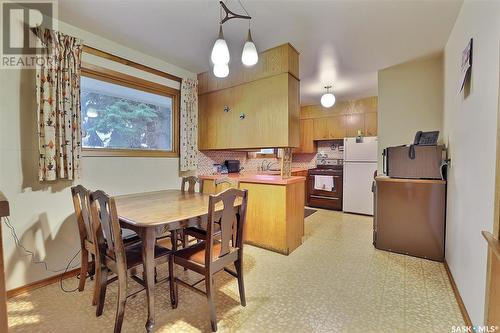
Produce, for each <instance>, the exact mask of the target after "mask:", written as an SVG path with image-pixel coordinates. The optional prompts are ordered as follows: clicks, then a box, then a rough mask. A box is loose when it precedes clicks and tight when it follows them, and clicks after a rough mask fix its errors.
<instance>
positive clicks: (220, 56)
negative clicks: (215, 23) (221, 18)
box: [210, 24, 230, 65]
mask: <svg viewBox="0 0 500 333" xmlns="http://www.w3.org/2000/svg"><path fill="white" fill-rule="evenodd" d="M210 59H211V60H212V63H213V64H214V65H227V64H229V59H230V56H229V48H228V47H227V43H226V41H225V40H224V33H223V32H222V24H221V25H220V26H219V37H217V40H216V41H215V43H214V47H213V48H212V54H211V55H210Z"/></svg>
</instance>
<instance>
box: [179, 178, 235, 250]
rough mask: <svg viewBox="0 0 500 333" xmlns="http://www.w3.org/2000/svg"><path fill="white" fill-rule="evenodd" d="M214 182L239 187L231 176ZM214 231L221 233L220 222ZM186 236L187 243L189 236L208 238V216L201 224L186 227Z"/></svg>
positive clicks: (199, 238) (229, 186)
mask: <svg viewBox="0 0 500 333" xmlns="http://www.w3.org/2000/svg"><path fill="white" fill-rule="evenodd" d="M214 184H215V187H216V188H217V186H218V185H221V184H225V185H227V188H236V187H238V183H237V182H236V181H235V180H233V179H231V178H229V177H221V178H218V179H216V180H215V181H214ZM227 188H226V189H227ZM214 232H216V233H220V223H219V222H216V223H215V226H214ZM184 236H185V238H184V239H185V240H184V242H185V243H187V241H186V239H187V236H191V237H194V238H196V239H197V240H198V241H200V240H204V239H206V238H207V220H206V218H202V219H201V221H199V226H196V227H189V228H186V229H184ZM183 247H185V246H183Z"/></svg>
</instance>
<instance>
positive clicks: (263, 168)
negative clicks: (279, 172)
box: [260, 160, 267, 171]
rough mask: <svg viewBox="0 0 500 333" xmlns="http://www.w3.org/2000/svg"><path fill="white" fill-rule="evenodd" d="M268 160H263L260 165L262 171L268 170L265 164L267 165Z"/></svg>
mask: <svg viewBox="0 0 500 333" xmlns="http://www.w3.org/2000/svg"><path fill="white" fill-rule="evenodd" d="M266 162H267V160H263V161H262V163H260V171H266V168H265V167H264V163H266Z"/></svg>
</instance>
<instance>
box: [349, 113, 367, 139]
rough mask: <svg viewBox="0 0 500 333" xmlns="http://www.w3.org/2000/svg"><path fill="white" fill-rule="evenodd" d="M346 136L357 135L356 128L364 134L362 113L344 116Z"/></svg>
mask: <svg viewBox="0 0 500 333" xmlns="http://www.w3.org/2000/svg"><path fill="white" fill-rule="evenodd" d="M345 124H346V137H354V136H357V135H358V130H360V131H361V134H362V135H364V130H365V117H364V114H362V113H353V114H348V115H346V116H345Z"/></svg>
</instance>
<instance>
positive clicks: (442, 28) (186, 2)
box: [59, 0, 462, 105]
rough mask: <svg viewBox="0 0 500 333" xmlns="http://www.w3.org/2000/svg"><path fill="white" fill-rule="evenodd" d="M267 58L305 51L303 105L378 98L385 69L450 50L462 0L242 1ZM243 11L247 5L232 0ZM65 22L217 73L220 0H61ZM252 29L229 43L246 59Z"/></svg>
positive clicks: (235, 32) (227, 30)
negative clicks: (287, 49)
mask: <svg viewBox="0 0 500 333" xmlns="http://www.w3.org/2000/svg"><path fill="white" fill-rule="evenodd" d="M241 1H242V2H243V4H244V5H245V7H246V9H247V10H248V12H249V13H250V15H251V16H252V17H253V19H252V22H251V24H252V37H253V39H254V41H255V44H256V45H257V48H258V49H259V50H265V49H268V48H271V47H274V46H277V45H279V44H283V43H286V42H290V43H291V44H292V45H293V46H294V47H295V48H296V49H297V50H298V51H299V52H300V79H301V104H302V105H308V104H318V103H319V99H320V96H321V94H322V92H323V90H324V89H323V87H324V86H325V85H330V84H331V85H333V92H334V93H335V95H336V96H337V99H338V100H347V99H353V98H359V97H365V96H371V95H376V94H377V71H378V70H379V69H383V68H386V67H388V66H392V65H395V64H398V63H401V62H405V61H407V60H410V59H414V58H418V57H422V56H426V55H429V54H432V53H436V52H439V51H441V50H442V49H443V48H444V45H445V43H446V40H447V39H448V35H449V33H450V31H451V29H452V27H453V24H454V22H455V19H456V17H457V15H458V12H459V10H460V7H461V4H462V1H461V0H419V1H417V0H383V1H382V0H343V1H333V0H331V1H327V0H323V1H319V0H317V1H314V0H302V1H286V0H281V1H280V0H268V1H262V0H241ZM226 4H227V5H228V7H229V8H230V9H232V10H233V11H235V12H237V13H243V10H242V9H241V7H240V6H239V3H238V0H226ZM59 18H60V19H61V20H62V21H65V22H67V23H70V24H72V25H74V26H77V27H79V28H82V29H84V30H87V31H89V32H92V33H94V34H97V35H100V36H102V37H104V38H107V39H110V40H113V41H115V42H118V43H120V44H123V45H125V46H128V47H130V48H133V49H137V50H139V51H141V52H143V53H146V54H149V55H152V56H154V57H157V58H160V59H162V60H164V61H167V62H170V63H172V64H175V65H178V66H180V67H184V68H185V69H187V70H189V71H192V72H196V73H199V72H203V71H206V70H209V69H210V59H209V56H210V51H211V47H212V45H213V42H214V41H215V39H216V38H217V33H218V19H219V5H218V1H217V0H204V1H202V0H166V1H162V0H142V1H137V0H120V1H118V0H59ZM247 29H248V23H247V21H243V20H230V21H228V22H227V23H225V24H224V36H225V38H226V41H227V43H228V46H229V49H230V52H231V61H240V57H241V49H242V47H243V44H244V42H245V38H246V31H247Z"/></svg>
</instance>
